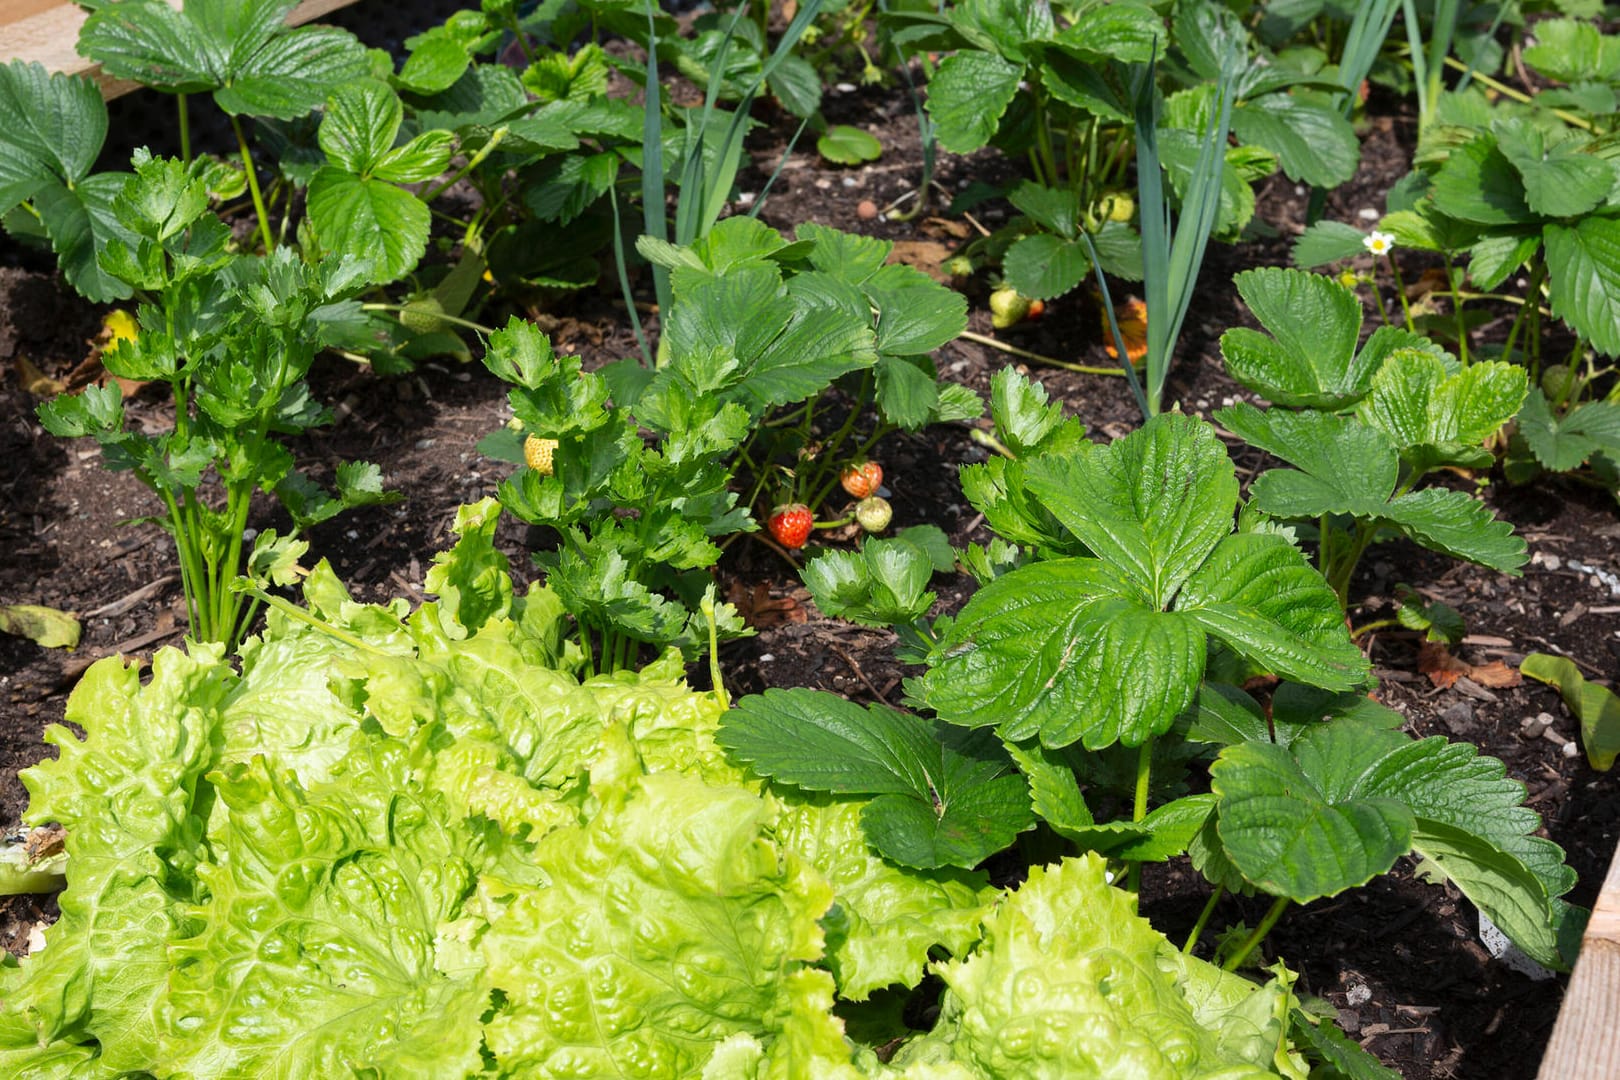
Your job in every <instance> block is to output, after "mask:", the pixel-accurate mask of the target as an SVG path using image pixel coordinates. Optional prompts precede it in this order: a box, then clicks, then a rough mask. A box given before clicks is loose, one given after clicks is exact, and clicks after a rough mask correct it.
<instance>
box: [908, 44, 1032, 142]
mask: <svg viewBox="0 0 1620 1080" xmlns="http://www.w3.org/2000/svg"><path fill="white" fill-rule="evenodd" d="M1022 75H1023V67H1022V66H1021V65H1019V64H1015V63H1012V62H1011V61H1008V60H1003V59H1002V58H1001V57H999V56H996V55H994V54H992V53H986V52H978V51H976V50H964V51H962V52H959V53H956V54H955V55H953V56H948V57H946V58H945V59H944V60H942V61H940V65H939V68H938V70H936V71H935V72H934V77H933V78H932V79H930V80H929V82H928V106H927V107H928V115H929V117H931V118H932V119H933V121H934V126H935V129H936V134H937V136H938V138H939V144H940V145H941V146H943V147H944V148H945V149H947V150H949V151H951V153H953V154H971V153H972V152H973V151H975V150H978V149H980V148H981V147H983V146H985V145H987V144H988V143H989V142H990V139H991V137H992V136H994V135H995V133H996V128H997V126H998V125H999V124H1000V123H1001V115H1002V113H1004V112H1006V111H1007V105H1008V104H1009V103H1010V102H1011V101H1012V99H1013V96H1014V95H1015V94H1017V93H1018V80H1019V79H1020V78H1021V77H1022Z"/></svg>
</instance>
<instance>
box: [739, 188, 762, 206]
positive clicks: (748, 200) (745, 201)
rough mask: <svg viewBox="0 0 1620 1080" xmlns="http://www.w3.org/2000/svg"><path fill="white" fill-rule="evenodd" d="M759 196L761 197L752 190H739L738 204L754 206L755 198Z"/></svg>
mask: <svg viewBox="0 0 1620 1080" xmlns="http://www.w3.org/2000/svg"><path fill="white" fill-rule="evenodd" d="M757 198H759V196H757V195H755V194H754V193H753V192H752V191H739V192H737V205H738V206H752V205H754V200H755V199H757Z"/></svg>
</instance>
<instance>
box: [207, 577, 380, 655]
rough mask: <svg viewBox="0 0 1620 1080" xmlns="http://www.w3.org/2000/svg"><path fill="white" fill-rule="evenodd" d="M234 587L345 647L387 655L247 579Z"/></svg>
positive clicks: (237, 580) (236, 580) (235, 583)
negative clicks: (341, 643)
mask: <svg viewBox="0 0 1620 1080" xmlns="http://www.w3.org/2000/svg"><path fill="white" fill-rule="evenodd" d="M232 587H233V588H235V589H236V590H237V591H239V592H244V593H247V594H248V595H249V596H251V597H253V598H254V599H256V600H258V601H259V602H260V603H261V604H264V605H266V606H268V607H273V608H275V609H276V610H277V611H279V612H281V613H282V614H283V615H286V616H287V617H288V618H291V619H296V620H298V621H299V622H301V623H304V624H305V625H307V626H313V627H314V628H315V629H317V630H319V631H321V632H322V633H323V634H326V635H327V636H328V637H331V638H335V639H337V640H338V641H341V642H343V644H345V645H348V646H351V647H353V648H356V649H360V650H361V651H363V652H368V653H372V654H373V655H376V656H386V655H387V654H386V653H385V652H383V650H381V649H379V648H377V646H375V645H373V644H371V643H370V642H368V641H364V640H362V639H360V638H357V637H355V636H354V635H353V634H351V633H349V632H348V631H347V630H340V629H338V628H337V627H335V626H333V625H332V624H331V623H328V622H322V621H321V620H320V619H317V618H316V617H315V616H313V615H311V614H310V613H309V612H307V611H305V610H304V609H303V608H301V607H299V606H298V605H297V604H294V603H292V602H291V601H288V600H283V599H282V598H281V597H279V596H272V595H271V594H270V593H267V592H265V591H264V590H263V589H261V588H259V587H258V586H257V585H255V584H253V582H252V581H250V580H249V579H247V578H245V577H239V578H236V579H235V581H234V582H233V586H232Z"/></svg>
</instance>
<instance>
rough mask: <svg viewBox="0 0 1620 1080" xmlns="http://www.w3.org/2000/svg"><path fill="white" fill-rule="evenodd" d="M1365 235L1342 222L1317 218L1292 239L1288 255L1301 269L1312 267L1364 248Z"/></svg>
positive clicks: (1351, 255) (1358, 252) (1364, 249)
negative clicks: (1316, 220) (1291, 248)
mask: <svg viewBox="0 0 1620 1080" xmlns="http://www.w3.org/2000/svg"><path fill="white" fill-rule="evenodd" d="M1366 240H1367V234H1366V233H1364V232H1362V231H1361V230H1360V229H1358V228H1356V227H1355V226H1354V225H1348V224H1346V223H1344V222H1342V221H1318V222H1316V223H1315V224H1314V225H1308V226H1306V228H1305V231H1304V232H1302V233H1300V234H1299V239H1297V240H1295V241H1294V247H1293V251H1292V253H1291V255H1290V257H1291V258H1292V259H1293V262H1294V265H1295V266H1297V267H1299V268H1300V269H1301V270H1314V269H1316V268H1317V267H1319V266H1326V265H1327V264H1328V263H1332V262H1338V261H1339V260H1340V259H1350V258H1354V257H1355V256H1357V255H1361V254H1363V253H1364V252H1365V251H1366V250H1367V247H1366Z"/></svg>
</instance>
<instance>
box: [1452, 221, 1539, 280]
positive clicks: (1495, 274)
mask: <svg viewBox="0 0 1620 1080" xmlns="http://www.w3.org/2000/svg"><path fill="white" fill-rule="evenodd" d="M1540 247H1541V230H1540V229H1536V230H1533V231H1529V232H1517V233H1513V232H1508V233H1503V232H1496V233H1492V234H1490V235H1489V236H1484V237H1481V238H1480V240H1479V242H1478V243H1476V244H1475V245H1474V246H1473V247H1471V248H1469V249H1468V278H1469V280H1470V281H1472V282H1473V283H1474V285H1475V286H1476V287H1478V288H1480V289H1484V290H1489V289H1494V288H1496V287H1497V286H1498V285H1500V284H1502V282H1504V281H1506V280H1507V278H1508V275H1510V274H1512V273H1513V272H1514V271H1515V270H1517V269H1519V267H1521V266H1523V265H1524V264H1525V263H1527V262H1529V261H1530V257H1531V256H1532V255H1534V254H1535V253H1536V250H1537V249H1538V248H1540Z"/></svg>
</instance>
